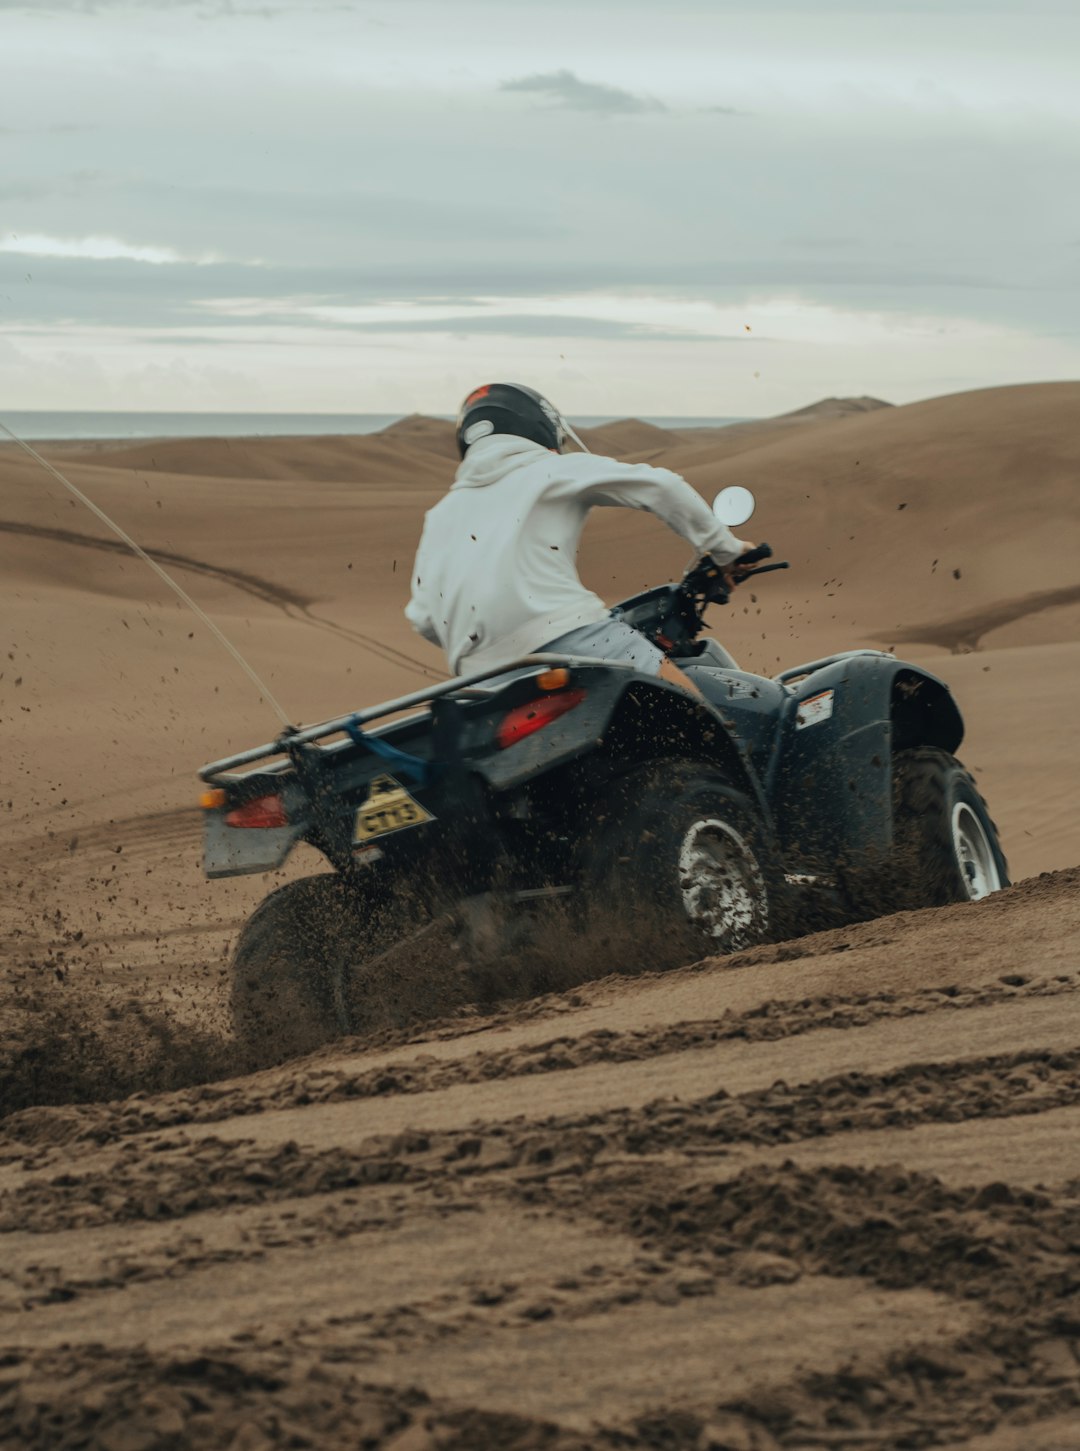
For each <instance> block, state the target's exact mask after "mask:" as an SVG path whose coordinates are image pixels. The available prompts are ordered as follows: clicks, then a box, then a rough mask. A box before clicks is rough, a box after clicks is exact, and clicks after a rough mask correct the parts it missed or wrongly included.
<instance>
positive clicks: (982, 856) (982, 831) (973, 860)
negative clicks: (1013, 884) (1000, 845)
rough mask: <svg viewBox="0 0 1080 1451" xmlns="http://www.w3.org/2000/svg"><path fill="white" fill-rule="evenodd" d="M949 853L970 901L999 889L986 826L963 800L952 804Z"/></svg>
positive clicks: (999, 882)
mask: <svg viewBox="0 0 1080 1451" xmlns="http://www.w3.org/2000/svg"><path fill="white" fill-rule="evenodd" d="M952 841H953V855H954V856H955V857H956V865H957V866H958V867H959V869H960V879H961V881H962V882H963V884H964V890H965V892H967V895H968V897H969V898H970V900H971V901H972V902H978V901H980V900H981V898H983V897H988V896H989V895H990V893H991V892H999V891H1000V890H1001V873H1000V872H999V871H998V866H997V862H996V860H995V859H994V850H993V847H992V846H991V845H990V837H989V836H988V835H987V831H986V827H985V826H984V825H983V824H982V822H981V821H980V820H979V817H978V816H977V815H976V813H975V812H974V811H973V810H972V809H971V807H970V806H969V805H968V803H967V802H966V801H960V802H958V803H957V804H956V805H955V806H954V807H953V813H952Z"/></svg>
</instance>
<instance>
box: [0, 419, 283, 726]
mask: <svg viewBox="0 0 1080 1451" xmlns="http://www.w3.org/2000/svg"><path fill="white" fill-rule="evenodd" d="M0 429H2V430H3V431H4V433H6V434H7V436H8V438H10V439H11V440H12V441H13V442H14V443H17V444H18V445H19V447H20V448H21V449H23V450H24V451H25V452H26V453H28V454H29V455H30V457H31V458H32V459H34V460H36V462H37V463H39V464H40V465H41V467H42V468H43V469H45V470H46V471H47V472H48V473H50V474H52V476H53V478H54V479H56V480H57V482H58V483H61V484H63V486H64V488H65V489H67V490H68V492H69V493H72V494H74V495H75V497H76V499H78V500H79V502H80V503H81V504H85V505H86V507H87V508H88V509H89V510H90V512H91V514H93V515H94V517H95V518H97V519H100V520H101V522H102V523H103V524H104V525H105V526H106V527H107V528H109V529H111V530H112V532H113V533H114V534H115V535H116V536H117V538H118V539H122V540H123V541H124V543H125V544H126V545H127V546H128V548H129V549H130V550H131V551H132V553H134V554H136V555H137V556H138V557H139V558H140V559H141V560H142V561H143V563H144V564H148V565H149V566H150V568H151V569H152V570H153V571H154V573H155V574H156V575H157V576H158V577H159V578H160V579H163V580H164V581H165V583H166V584H167V585H168V586H169V588H170V589H171V590H172V591H173V592H174V594H176V595H178V596H179V597H180V599H182V600H183V602H184V604H186V605H187V607H188V609H189V610H191V611H192V612H193V613H194V614H195V615H197V616H198V618H199V619H200V620H201V621H202V622H203V624H204V625H205V626H206V628H207V629H208V630H209V631H210V633H211V634H212V635H213V636H214V638H215V639H216V640H217V642H218V644H220V645H221V646H222V647H223V648H224V649H225V650H227V651H228V652H229V654H230V655H231V656H232V657H233V659H234V660H235V661H236V663H237V665H239V666H240V669H241V670H242V671H243V672H244V674H245V675H246V676H247V677H248V679H249V680H250V681H251V683H252V684H253V685H254V686H255V687H256V688H257V689H258V691H259V693H260V694H261V695H262V696H263V697H264V699H265V700H266V702H267V704H268V705H270V706H271V707H272V708H273V711H274V713H275V715H276V716H277V718H278V720H279V721H280V722H281V724H282V725H283V726H284V727H285V728H286V730H292V729H293V724H292V722H291V721H290V720H289V717H288V716H287V715H286V714H285V711H284V710H283V709H282V707H281V706H280V705H279V704H278V701H277V700H276V698H275V696H274V694H273V692H272V691H271V690H270V688H269V686H267V684H266V683H265V681H263V680H261V679H260V678H259V676H258V675H257V674H256V672H255V671H254V669H253V668H252V667H251V666H250V665H249V664H248V662H247V661H246V660H245V659H244V657H243V655H241V654H240V651H239V650H238V649H237V648H236V646H235V645H234V644H233V642H232V641H231V640H230V639H228V638H227V637H226V636H225V634H224V633H223V632H222V630H221V629H220V628H219V627H218V626H217V625H215V624H214V622H213V620H212V619H211V618H210V616H209V615H208V614H207V613H206V611H205V610H204V609H203V608H202V606H201V605H197V604H196V603H195V601H194V600H193V599H192V598H191V596H190V595H189V594H188V592H187V590H185V589H184V588H183V586H182V585H179V584H177V582H176V580H175V579H173V577H172V575H171V574H169V573H167V572H166V571H165V570H164V569H162V567H161V565H160V564H158V562H157V560H156V559H151V558H150V556H149V554H147V552H146V550H145V549H142V548H140V547H139V545H138V544H136V543H135V541H134V539H132V537H131V535H130V534H126V533H125V532H124V530H123V529H121V528H120V525H119V524H115V523H114V522H113V521H112V520H111V519H110V518H109V516H108V514H106V512H105V510H104V509H100V508H99V507H98V506H97V504H95V503H94V501H93V499H89V498H87V496H86V495H85V494H84V493H83V491H82V490H81V489H79V488H76V486H75V485H74V484H73V483H72V482H71V480H70V479H65V478H64V475H63V474H62V473H61V472H60V470H59V469H57V468H54V467H53V465H52V464H51V463H50V462H49V461H48V459H45V458H42V456H41V454H39V453H38V451H37V449H36V448H32V447H31V446H30V444H28V443H27V442H26V441H25V439H22V438H20V437H19V435H18V434H17V433H14V432H12V430H11V429H10V428H9V427H8V426H7V424H6V423H4V421H3V420H2V419H0Z"/></svg>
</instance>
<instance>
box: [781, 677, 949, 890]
mask: <svg viewBox="0 0 1080 1451" xmlns="http://www.w3.org/2000/svg"><path fill="white" fill-rule="evenodd" d="M807 672H808V673H806V674H804V675H799V674H798V672H797V671H787V672H785V674H784V675H783V676H781V677H779V678H780V679H781V680H783V681H784V682H785V683H786V684H787V685H788V688H789V690H790V691H791V695H790V697H789V699H788V701H787V703H786V705H785V709H784V713H783V721H782V725H781V733H780V739H779V743H778V746H779V748H778V751H777V755H776V757H775V758H774V764H773V768H772V770H771V773H770V778H769V787H770V795H771V798H772V800H773V809H774V812H775V816H776V819H777V822H778V824H779V829H780V833H781V843H782V846H783V849H784V852H785V856H786V857H787V858H788V860H789V861H790V862H792V863H796V864H798V865H799V866H801V867H802V868H803V869H805V870H808V871H832V870H836V869H840V870H843V869H844V867H845V866H852V865H857V866H860V867H865V866H868V865H872V864H873V863H874V862H875V861H880V860H882V859H884V857H885V856H886V855H887V853H888V852H889V851H890V850H891V848H892V843H893V812H892V757H893V753H894V752H895V751H901V750H907V749H908V748H910V747H912V746H919V745H929V746H939V747H941V748H942V749H943V750H946V751H950V752H954V751H955V750H956V748H957V746H959V744H960V742H961V740H962V739H963V735H964V725H963V721H962V719H961V717H960V712H959V710H958V709H957V707H956V703H955V701H954V700H953V698H952V695H951V694H950V692H949V688H948V686H947V685H946V684H945V683H944V681H941V680H939V679H938V678H937V677H936V676H935V675H931V674H930V673H929V672H928V671H925V670H920V669H919V668H918V667H917V666H915V665H909V664H907V663H905V662H904V661H902V660H896V659H895V658H894V657H893V656H891V655H885V654H879V653H876V652H875V653H870V652H859V653H853V654H850V655H845V656H838V657H835V658H834V659H831V660H829V661H827V662H822V663H821V664H820V665H818V666H816V667H815V666H809V667H807ZM796 677H797V678H796Z"/></svg>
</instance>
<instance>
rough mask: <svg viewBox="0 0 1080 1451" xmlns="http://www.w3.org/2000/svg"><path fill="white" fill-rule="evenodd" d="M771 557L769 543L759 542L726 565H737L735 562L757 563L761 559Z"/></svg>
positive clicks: (739, 563)
mask: <svg viewBox="0 0 1080 1451" xmlns="http://www.w3.org/2000/svg"><path fill="white" fill-rule="evenodd" d="M771 558H772V545H771V544H759V545H758V547H757V548H756V549H750V550H748V551H747V552H746V554H740V555H739V557H738V559H733V560H732V561H731V564H730V565H728V568H729V569H730V568H731V567H732V566H734V565H737V564H738V565H743V564H758V563H759V562H760V561H761V560H762V559H771Z"/></svg>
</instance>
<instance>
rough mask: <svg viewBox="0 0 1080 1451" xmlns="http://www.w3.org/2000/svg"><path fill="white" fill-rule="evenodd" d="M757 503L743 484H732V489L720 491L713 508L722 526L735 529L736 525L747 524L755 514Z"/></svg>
mask: <svg viewBox="0 0 1080 1451" xmlns="http://www.w3.org/2000/svg"><path fill="white" fill-rule="evenodd" d="M755 503H756V500H755V499H754V496H753V494H752V493H751V492H750V490H749V489H744V488H743V487H742V485H741V484H732V485H731V486H730V488H727V489H721V490H720V492H719V493H718V494H717V496H716V498H715V499H714V500H713V506H712V508H713V513H714V514H715V515H716V517H717V518H718V519H719V520H720V523H721V524H726V525H727V526H728V528H729V529H734V527H735V525H736V524H745V523H746V521H747V519H749V518H750V515H751V514H752V513H753V512H754V505H755Z"/></svg>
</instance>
